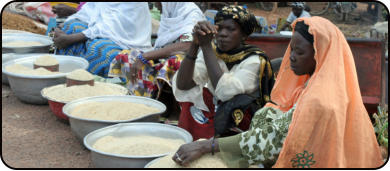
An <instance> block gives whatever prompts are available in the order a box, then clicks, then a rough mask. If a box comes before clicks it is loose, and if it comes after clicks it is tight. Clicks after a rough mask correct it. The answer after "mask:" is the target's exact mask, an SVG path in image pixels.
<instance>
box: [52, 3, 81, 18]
mask: <svg viewBox="0 0 390 171" xmlns="http://www.w3.org/2000/svg"><path fill="white" fill-rule="evenodd" d="M52 11H53V13H54V14H57V16H58V17H59V18H64V17H68V16H70V15H72V14H74V13H76V12H77V9H76V8H73V7H70V6H68V5H65V4H58V5H55V6H53V9H52Z"/></svg>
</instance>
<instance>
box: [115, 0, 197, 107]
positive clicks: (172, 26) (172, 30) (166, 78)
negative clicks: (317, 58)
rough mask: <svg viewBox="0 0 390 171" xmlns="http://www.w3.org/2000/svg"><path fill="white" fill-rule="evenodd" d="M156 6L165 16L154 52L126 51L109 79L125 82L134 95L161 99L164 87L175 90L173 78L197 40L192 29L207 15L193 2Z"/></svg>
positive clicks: (165, 3) (160, 3)
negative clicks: (117, 77) (184, 54)
mask: <svg viewBox="0 0 390 171" xmlns="http://www.w3.org/2000/svg"><path fill="white" fill-rule="evenodd" d="M156 6H157V8H159V9H160V11H162V15H161V22H160V27H159V30H158V32H157V40H156V43H155V45H154V49H153V50H151V51H147V52H144V51H143V50H142V49H137V48H131V49H126V50H123V51H122V52H120V54H119V55H117V56H116V59H114V60H113V61H112V62H111V64H110V72H109V76H111V77H116V76H119V77H121V78H123V79H125V81H126V84H127V88H128V89H129V91H130V93H132V94H134V95H137V96H145V97H152V98H157V99H158V98H159V95H160V93H161V90H162V88H163V86H166V87H167V88H166V89H168V90H171V88H170V87H171V86H172V76H173V75H174V74H175V72H176V71H177V70H178V69H179V66H180V63H181V61H182V60H183V55H182V54H183V53H184V52H185V51H187V49H188V48H189V47H190V45H191V42H192V40H193V38H192V35H191V32H192V28H193V27H194V25H195V24H196V23H197V22H198V21H201V20H204V16H203V14H202V12H201V10H200V9H199V7H198V6H196V5H195V4H194V3H193V2H156ZM168 107H170V106H168Z"/></svg>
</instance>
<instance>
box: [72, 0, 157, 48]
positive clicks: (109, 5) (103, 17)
mask: <svg viewBox="0 0 390 171" xmlns="http://www.w3.org/2000/svg"><path fill="white" fill-rule="evenodd" d="M74 18H77V19H79V20H81V21H84V22H87V23H88V29H86V30H84V31H83V34H84V35H85V36H86V37H88V38H90V39H94V38H98V37H99V38H109V39H110V40H112V41H113V42H115V43H116V44H117V45H119V46H120V47H121V48H123V49H129V48H138V49H141V50H146V49H150V48H151V47H152V45H151V35H152V24H151V16H150V13H149V7H148V3H147V2H87V3H86V4H85V5H84V6H83V8H81V10H80V11H78V12H77V13H76V14H74V15H72V16H70V17H69V18H68V19H67V21H68V20H71V19H74Z"/></svg>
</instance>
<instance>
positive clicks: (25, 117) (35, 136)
mask: <svg viewBox="0 0 390 171" xmlns="http://www.w3.org/2000/svg"><path fill="white" fill-rule="evenodd" d="M364 5H365V4H363V3H358V9H357V10H355V12H354V13H353V15H352V17H350V18H349V20H348V21H347V22H339V21H337V18H336V17H335V16H334V15H333V14H332V13H329V14H327V15H324V17H326V18H328V19H330V20H331V21H333V22H334V23H336V25H338V26H339V27H340V29H341V30H342V31H343V32H344V33H345V34H346V35H347V37H363V34H364V33H366V32H367V31H368V30H369V28H370V27H371V26H372V25H373V24H374V23H370V22H369V21H367V19H364V17H360V19H357V18H359V16H364V15H360V14H359V13H358V12H359V11H360V12H362V13H364V12H363V11H364V9H365V8H366V6H364ZM249 8H250V9H251V10H252V12H253V13H255V14H256V15H260V16H265V17H266V18H267V20H268V23H273V24H274V23H276V19H277V18H278V17H286V16H287V15H288V13H289V12H290V11H291V9H290V8H288V7H283V8H278V9H277V10H276V12H274V13H272V14H271V13H269V12H266V11H262V10H255V9H253V8H252V6H249ZM1 141H2V154H1V157H2V161H3V162H5V164H6V165H7V166H9V167H12V168H91V167H93V166H92V163H91V160H90V153H89V151H88V150H87V149H85V148H84V147H83V145H82V144H81V143H80V142H79V141H78V140H77V139H76V137H75V136H74V135H73V134H72V132H71V130H70V127H69V125H68V124H65V123H64V122H61V121H59V120H58V119H57V118H56V116H55V115H54V114H53V113H52V112H51V111H50V109H49V107H48V106H47V105H30V104H25V103H22V102H21V101H19V100H18V99H17V98H16V97H15V95H14V93H13V92H12V91H11V89H10V87H9V86H7V85H4V84H3V85H2V139H1Z"/></svg>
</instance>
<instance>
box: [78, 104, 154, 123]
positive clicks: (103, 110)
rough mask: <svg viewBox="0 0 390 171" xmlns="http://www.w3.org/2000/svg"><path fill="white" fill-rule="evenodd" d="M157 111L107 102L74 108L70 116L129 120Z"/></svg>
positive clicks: (143, 106) (136, 105) (140, 105)
mask: <svg viewBox="0 0 390 171" xmlns="http://www.w3.org/2000/svg"><path fill="white" fill-rule="evenodd" d="M157 112H159V110H158V109H157V108H154V107H149V106H146V105H145V104H138V103H131V102H121V101H109V102H89V103H84V104H82V105H79V106H76V107H75V108H74V109H73V110H72V111H71V112H70V114H71V115H73V116H76V117H80V118H86V119H96V120H130V119H135V118H138V117H141V116H145V115H148V114H151V113H157Z"/></svg>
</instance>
